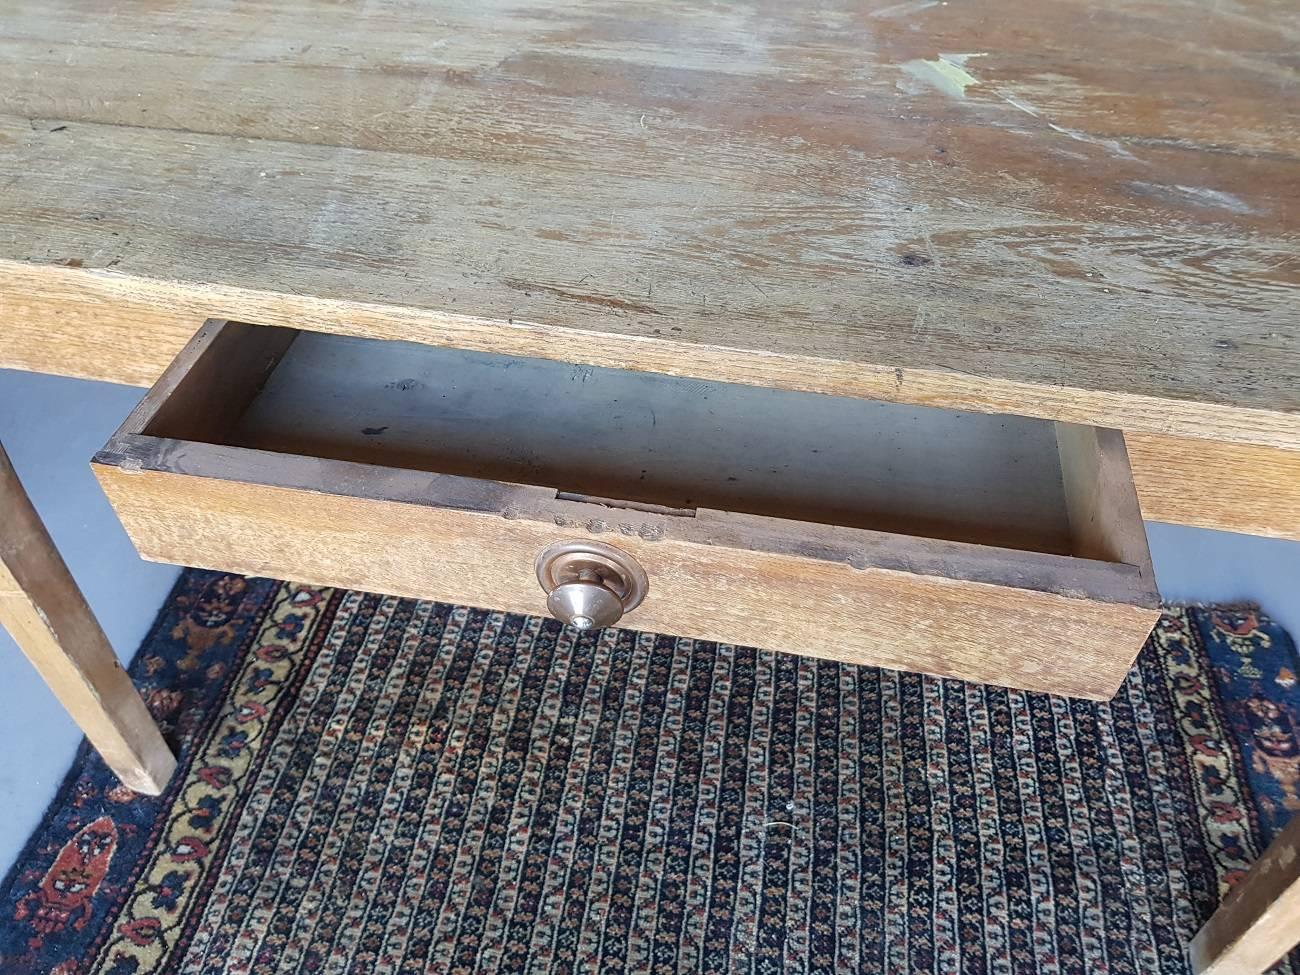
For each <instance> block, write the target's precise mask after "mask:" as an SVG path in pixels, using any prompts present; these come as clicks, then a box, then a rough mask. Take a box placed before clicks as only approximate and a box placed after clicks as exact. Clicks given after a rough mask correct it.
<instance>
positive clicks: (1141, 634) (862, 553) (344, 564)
mask: <svg viewBox="0 0 1300 975" xmlns="http://www.w3.org/2000/svg"><path fill="white" fill-rule="evenodd" d="M202 337H203V335H202V333H200V336H199V338H202ZM196 341H198V339H196ZM210 343H211V334H209V336H208V342H207V343H206V344H204V345H203V346H202V347H201V348H199V349H198V352H197V354H191V355H189V357H188V359H187V357H186V354H185V353H183V354H182V357H181V359H179V360H178V364H177V367H176V372H175V373H174V374H172V375H170V376H167V375H165V376H164V378H163V379H162V380H160V382H159V386H158V387H156V388H155V390H154V391H153V393H151V396H152V397H153V398H152V400H147V401H146V403H144V404H142V408H141V410H140V411H137V414H133V418H132V419H130V420H128V422H127V424H126V425H125V426H124V428H123V430H122V431H119V433H118V435H116V436H115V437H114V438H113V440H112V441H110V443H109V444H108V445H107V446H106V447H105V449H104V451H102V452H101V453H100V455H99V456H98V457H97V458H96V462H95V465H94V468H95V472H96V474H97V476H98V478H99V480H100V483H101V484H102V485H103V487H104V490H105V492H106V493H107V495H108V497H109V499H110V500H111V502H112V504H113V506H114V508H115V509H116V511H117V513H118V515H119V517H120V518H121V520H122V522H123V524H124V526H125V527H126V529H127V532H128V533H129V534H130V536H131V538H132V539H133V541H134V542H135V544H136V546H137V547H138V549H139V550H140V552H141V554H142V555H144V556H145V557H146V558H150V559H155V560H160V561H168V562H176V563H183V564H189V565H196V566H202V567H207V568H213V569H221V570H226V571H235V572H241V573H245V574H250V575H267V576H273V577H278V578H286V579H293V580H298V581H303V582H309V583H314V584H319V585H330V586H343V587H349V588H358V589H364V590H370V591H376V592H386V593H393V594H397V595H402V596H410V597H417V598H432V599H439V600H444V601H451V602H457V603H466V604H470V605H477V606H482V607H488V608H495V609H502V610H508V611H513V612H520V613H532V614H545V613H546V612H547V600H546V593H545V592H544V591H543V588H542V587H541V585H540V584H539V581H538V576H537V570H536V567H535V561H536V559H537V557H538V555H539V554H540V553H541V552H543V551H544V550H546V549H547V548H548V547H550V546H553V545H556V544H557V543H563V542H576V543H586V542H591V541H595V542H599V543H603V544H607V545H612V546H613V547H614V548H615V549H617V550H619V551H620V552H622V553H625V554H626V555H627V556H630V557H631V558H632V559H634V560H635V561H636V562H637V563H639V565H640V566H641V567H642V568H643V569H644V571H645V573H646V576H647V577H648V581H649V585H648V592H647V594H646V596H645V599H644V601H643V602H642V603H641V604H640V605H639V606H638V607H637V608H636V609H635V611H633V612H631V613H630V614H629V615H628V616H627V617H625V619H624V621H623V623H622V624H620V625H627V626H632V627H635V628H637V629H643V630H650V631H657V632H665V633H671V634H675V635H681V636H687V637H693V638H697V639H706V640H717V641H721V642H727V643H736V644H746V645H755V646H759V647H764V648H770V649H776V650H782V651H787V652H794V653H800V654H806V655H810V656H815V657H823V658H829V659H835V660H841V661H846V662H851V663H859V664H871V665H876V666H883V667H889V668H895V669H902V670H911V671H921V672H925V673H930V674H936V675H941V676H947V677H956V678H961V679H965V680H972V681H979V682H986V683H994V684H1002V685H1007V686H1013V687H1020V688H1025V689H1029V690H1040V691H1047V692H1052V693H1059V694H1067V695H1072V696H1080V697H1087V698H1097V699H1104V698H1108V697H1109V696H1111V695H1112V694H1113V693H1114V691H1115V690H1116V689H1117V687H1118V686H1119V684H1120V682H1121V681H1122V680H1123V678H1124V676H1125V674H1126V673H1127V671H1128V669H1129V666H1130V665H1131V663H1132V660H1133V658H1134V656H1135V654H1136V652H1137V650H1138V649H1139V648H1140V647H1141V645H1142V642H1143V640H1144V639H1145V637H1146V635H1147V634H1148V632H1149V630H1150V627H1151V625H1152V624H1153V622H1154V620H1155V619H1156V617H1157V615H1158V609H1157V608H1156V598H1155V594H1154V589H1153V587H1152V586H1151V582H1150V577H1149V567H1144V566H1143V565H1141V564H1138V565H1133V564H1127V563H1118V562H1115V561H1106V560H1105V559H1104V558H1103V557H1102V552H1103V551H1115V550H1123V549H1125V548H1126V547H1127V548H1130V549H1131V547H1132V546H1133V545H1134V544H1136V543H1135V541H1134V539H1133V538H1132V537H1129V536H1131V535H1132V531H1133V524H1132V522H1133V520H1135V519H1136V501H1135V500H1133V502H1132V504H1133V517H1132V518H1131V519H1130V520H1129V521H1127V522H1125V523H1123V524H1121V525H1119V526H1118V528H1117V526H1116V525H1115V524H1114V523H1113V519H1111V518H1109V517H1108V516H1106V514H1105V512H1101V511H1099V509H1098V505H1099V504H1103V503H1104V502H1105V501H1106V499H1107V498H1108V497H1109V496H1110V492H1109V489H1108V488H1107V485H1106V484H1104V483H1102V482H1103V481H1104V480H1105V478H1106V477H1110V476H1113V475H1114V474H1115V473H1116V472H1115V471H1110V472H1109V473H1107V471H1106V468H1107V467H1113V466H1114V465H1115V462H1116V461H1115V458H1116V456H1117V455H1115V453H1114V451H1113V450H1110V451H1109V452H1107V454H1106V456H1107V458H1108V459H1107V463H1106V464H1102V465H1099V466H1098V467H1097V469H1096V470H1094V471H1093V475H1094V476H1092V477H1091V478H1090V477H1089V475H1088V472H1087V471H1085V472H1084V473H1083V474H1082V475H1079V474H1078V473H1077V472H1075V473H1073V474H1072V472H1071V470H1070V469H1069V467H1070V465H1066V471H1065V476H1066V479H1067V481H1069V480H1071V478H1076V479H1077V478H1081V479H1082V481H1083V482H1085V483H1084V487H1082V488H1080V489H1079V494H1080V500H1079V501H1078V503H1077V505H1076V508H1077V511H1076V512H1075V513H1076V514H1077V515H1078V517H1079V520H1080V521H1081V522H1086V524H1081V531H1080V535H1081V537H1082V538H1083V539H1084V542H1083V543H1082V544H1084V546H1085V547H1087V546H1091V547H1093V548H1095V549H1096V551H1095V552H1086V553H1084V554H1085V555H1087V556H1089V557H1072V556H1067V555H1061V554H1055V553H1043V552H1033V551H1016V550H1011V549H1006V548H999V547H996V546H987V545H979V544H971V543H967V542H953V541H946V540H942V539H937V540H936V539H930V538H920V537H912V536H908V535H905V534H899V533H895V532H881V531H874V530H870V529H865V528H858V527H845V526H838V525H822V524H811V523H807V522H799V521H795V520H791V519H783V518H776V517H769V516H765V515H753V514H746V513H739V512H728V511H719V510H712V509H707V508H695V509H691V510H689V511H684V510H677V509H670V508H666V507H662V506H657V505H653V504H646V503H639V502H619V501H608V500H596V499H587V498H583V497H581V496H574V495H572V494H564V493H560V492H557V491H556V490H555V489H554V488H550V487H543V486H534V485H520V484H511V483H506V482H502V481H496V480H489V479H482V478H473V477H465V476H458V475H450V474H443V473H436V472H428V471H421V470H411V469H395V468H390V467H383V466H378V465H375V464H366V463H356V462H351V461H344V460H337V459H333V458H329V457H312V456H306V455H299V454H287V453H280V452H272V451H267V450H261V449H252V448H248V447H245V446H241V445H239V444H224V443H219V442H218V443H213V442H202V441H201V440H185V439H181V438H180V437H179V436H177V434H181V433H183V432H184V431H185V430H187V429H189V428H191V427H192V429H194V430H195V431H196V433H202V436H203V437H204V438H206V439H208V440H213V439H218V440H219V439H220V438H219V437H216V436H215V435H214V433H213V429H214V428H215V426H219V425H220V422H219V419H220V418H219V417H217V413H218V412H219V411H218V410H215V409H214V408H212V405H211V404H208V405H205V404H204V403H203V398H202V396H201V395H199V393H201V387H200V388H199V389H196V388H195V387H194V386H192V385H188V386H187V385H186V383H185V382H184V381H183V380H185V379H186V378H192V377H195V376H198V377H200V379H201V380H202V382H203V383H213V384H214V385H220V404H221V406H222V408H223V409H225V410H227V411H234V412H238V409H237V404H238V401H239V399H240V396H241V392H240V389H239V382H238V379H237V377H238V375H239V372H240V370H242V369H247V370H248V374H249V376H250V377H251V376H253V375H254V374H257V373H258V372H259V370H260V371H262V372H265V371H266V370H267V369H270V368H273V365H274V363H273V361H272V360H274V359H275V357H276V356H275V354H270V355H269V356H267V357H265V361H264V359H263V357H261V356H259V355H258V354H256V352H255V351H250V350H249V349H248V348H247V347H245V348H244V350H243V351H244V353H245V354H244V355H242V356H236V357H233V358H232V357H231V356H230V355H229V354H228V353H227V354H223V355H222V357H221V362H223V363H234V362H238V363H240V365H239V367H238V369H236V368H234V367H230V368H226V369H222V370H217V369H214V368H212V366H213V365H214V360H211V359H205V358H204V355H203V353H204V351H205V350H206V349H207V348H208V347H210ZM187 351H191V352H192V351H193V350H187ZM281 351H282V350H281ZM268 363H269V365H268ZM205 370H206V371H207V372H210V373H211V375H210V376H209V377H208V378H207V379H202V377H203V375H204V372H205ZM232 375H233V376H235V377H236V378H235V381H233V382H232ZM218 376H219V377H220V381H219V383H218V380H217V378H216V377H218ZM260 381H261V380H258V379H253V378H250V379H249V384H250V386H256V385H257V384H258V383H259V382H260ZM187 412H193V414H194V419H193V420H192V421H185V420H183V418H182V417H183V415H184V414H186V413H187ZM214 417H217V418H216V419H214ZM187 423H189V424H190V426H187ZM1074 430H1075V434H1074V435H1077V436H1082V437H1083V438H1084V439H1085V440H1087V439H1088V438H1089V437H1091V436H1093V434H1094V433H1095V432H1090V430H1089V428H1074ZM159 433H166V434H168V435H167V436H161V435H158V434H159ZM1116 436H1117V435H1116ZM1063 442H1064V441H1063ZM1121 454H1122V442H1121ZM1119 473H1120V474H1123V471H1122V470H1121V471H1119ZM1128 486H1129V492H1130V493H1131V481H1129V485H1128ZM1069 490H1071V489H1070V488H1068V487H1067V493H1068V492H1069ZM1137 526H1138V530H1139V531H1140V520H1137ZM1139 548H1140V549H1141V550H1142V551H1144V544H1142V545H1140V546H1139ZM1139 554H1140V552H1139ZM1131 561H1133V562H1140V559H1139V558H1133V557H1131Z"/></svg>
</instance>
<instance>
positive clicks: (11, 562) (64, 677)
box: [0, 447, 176, 795]
mask: <svg viewBox="0 0 1300 975" xmlns="http://www.w3.org/2000/svg"><path fill="white" fill-rule="evenodd" d="M0 625H3V626H4V628H5V629H6V630H8V631H9V634H10V635H11V636H12V637H13V638H14V642H15V643H17V644H18V647H19V649H21V650H22V652H23V654H24V655H25V656H26V657H27V659H28V660H30V661H31V663H32V666H33V667H35V668H36V670H37V672H38V673H39V674H40V675H41V677H42V679H43V680H44V681H45V683H46V684H47V685H49V688H50V690H51V691H52V692H53V693H54V696H55V697H57V698H58V699H59V703H61V704H62V705H63V706H64V707H65V708H67V710H68V714H69V715H70V716H71V717H72V719H73V720H74V721H75V722H76V723H77V725H78V726H79V727H80V728H81V730H82V731H83V732H84V733H85V735H86V737H87V738H88V739H89V740H90V743H91V744H92V745H94V746H95V748H96V750H98V752H99V753H100V755H101V756H102V757H103V759H104V761H105V762H106V763H107V765H108V767H109V768H110V769H112V770H113V772H114V774H116V775H117V777H118V778H119V779H121V780H122V782H123V783H125V784H126V785H127V786H129V787H130V788H132V789H134V790H135V791H136V792H143V793H147V794H149V795H157V794H158V793H160V792H161V791H162V789H163V787H164V786H165V785H166V784H167V780H168V779H169V778H170V777H171V774H172V770H173V769H174V768H175V766H176V760H175V758H173V756H172V753H171V750H170V749H169V748H168V747H167V743H166V742H165V741H163V737H162V735H161V733H160V732H159V731H158V727H157V726H156V725H155V724H154V722H153V718H152V717H151V716H150V714H149V711H148V709H147V708H146V707H145V705H144V701H142V700H141V699H140V695H139V693H138V692H137V691H136V689H135V687H134V685H132V683H131V679H130V677H128V676H127V675H126V672H125V671H124V670H123V669H122V666H121V664H119V663H118V661H117V655H116V654H114V653H113V648H112V647H110V646H109V644H108V640H107V638H106V637H105V636H104V632H103V630H101V629H100V627H99V623H98V622H97V621H96V620H95V617H94V615H93V614H92V613H91V611H90V607H89V606H87V605H86V600H85V598H84V597H83V596H82V595H81V590H80V589H79V588H77V584H76V582H74V581H73V578H72V575H71V574H70V573H69V572H68V569H67V566H66V565H64V563H63V559H62V558H60V556H59V553H58V551H57V550H56V549H55V548H54V543H53V542H52V541H51V540H50V536H49V534H48V533H47V532H46V530H45V526H44V525H43V524H42V523H41V520H40V517H39V516H38V515H37V513H36V510H35V509H34V508H33V507H32V504H31V501H30V500H29V498H28V497H27V493H26V491H24V490H23V486H22V484H21V483H20V482H19V480H18V476H17V474H16V473H15V472H14V469H13V466H12V465H11V464H10V462H9V457H8V455H7V454H6V453H5V451H4V448H3V447H0Z"/></svg>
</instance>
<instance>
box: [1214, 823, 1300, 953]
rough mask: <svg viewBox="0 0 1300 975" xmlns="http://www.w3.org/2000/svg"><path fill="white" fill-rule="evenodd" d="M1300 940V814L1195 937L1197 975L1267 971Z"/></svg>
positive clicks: (1280, 834)
mask: <svg viewBox="0 0 1300 975" xmlns="http://www.w3.org/2000/svg"><path fill="white" fill-rule="evenodd" d="M1297 943H1300V816H1292V817H1291V822H1289V823H1288V824H1287V826H1286V828H1285V829H1284V830H1282V832H1281V833H1279V834H1278V836H1277V838H1276V839H1274V840H1273V842H1272V843H1270V844H1269V847H1268V849H1267V850H1265V851H1264V855H1263V856H1261V857H1260V858H1259V860H1257V861H1256V862H1255V864H1254V865H1253V866H1252V867H1251V868H1250V872H1249V873H1247V874H1246V876H1245V878H1244V879H1242V880H1241V881H1240V882H1239V883H1238V884H1237V885H1236V886H1235V887H1234V888H1233V889H1232V891H1231V892H1230V893H1229V894H1228V896H1227V898H1225V899H1224V902H1223V905H1222V906H1221V907H1220V908H1219V909H1218V910H1217V911H1215V912H1214V915H1213V916H1212V917H1211V918H1210V920H1209V921H1207V922H1206V923H1205V926H1204V927H1203V928H1201V930H1200V932H1199V933H1198V934H1197V935H1196V938H1195V939H1194V940H1193V941H1192V948H1191V961H1192V971H1193V972H1195V973H1196V975H1263V973H1264V972H1265V971H1266V970H1268V969H1269V967H1270V966H1272V965H1273V963H1274V962H1276V961H1278V960H1279V959H1280V958H1282V956H1283V955H1285V954H1286V953H1287V952H1288V951H1290V950H1291V949H1292V948H1293V947H1295V945H1296V944H1297Z"/></svg>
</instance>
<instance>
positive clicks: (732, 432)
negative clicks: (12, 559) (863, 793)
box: [140, 325, 1118, 561]
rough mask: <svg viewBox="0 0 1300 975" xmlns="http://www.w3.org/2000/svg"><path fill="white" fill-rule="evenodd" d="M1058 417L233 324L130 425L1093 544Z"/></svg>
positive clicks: (930, 532) (471, 472) (642, 494)
mask: <svg viewBox="0 0 1300 975" xmlns="http://www.w3.org/2000/svg"><path fill="white" fill-rule="evenodd" d="M1067 429H1071V428H1068V427H1064V426H1062V427H1059V428H1058V425H1057V424H1055V423H1053V422H1051V421H1045V420H1035V419H1029V418H1023V417H1010V416H997V415H989V414H979V413H967V412H962V411H957V410H947V409H938V408H928V407H917V406H907V405H899V404H893V403H884V402H876V401H871V400H863V399H852V398H845V397H834V396H827V395H824V394H818V393H804V392H797V391H788V390H778V389H770V388H759V387H751V386H742V385H735V384H729V383H718V382H703V381H699V380H694V379H688V378H679V377H672V376H666V375H662V374H650V373H643V372H636V371H632V370H619V369H608V368H594V367H589V366H577V365H572V364H568V363H561V362H555V361H550V360H541V359H525V358H518V357H514V356H507V355H499V354H488V353H481V352H467V351H462V350H456V349H447V348H439V347H434V346H428V345H420V344H414V343H408V342H401V341H384V340H379V339H365V338H355V337H350V336H342V335H333V334H327V333H318V332H307V331H303V332H299V331H298V330H295V329H290V328H275V327H268V326H251V325H250V326H244V325H240V326H226V327H225V329H224V330H223V331H222V332H221V334H220V335H219V336H218V341H217V342H216V343H214V344H213V345H212V346H211V347H210V348H208V349H207V351H206V352H205V361H204V362H203V363H198V364H196V365H195V366H194V367H193V368H191V369H189V370H188V371H187V372H185V373H184V374H183V375H181V376H180V377H179V378H178V381H177V385H176V387H175V388H174V389H173V390H172V391H171V393H170V395H169V396H168V397H167V399H166V402H165V403H163V404H162V406H161V407H160V408H158V409H157V410H156V411H155V412H154V413H153V414H152V416H151V417H150V418H149V420H148V422H147V424H146V425H145V426H144V428H143V429H142V430H141V431H140V432H141V433H142V434H144V435H147V436H154V437H165V438H173V439H178V440H189V441H197V442H200V443H211V444H220V445H225V446H231V447H244V448H252V449H256V450H263V451H273V452H277V453H287V454H298V455H304V456H312V457H323V458H328V459H331V460H344V461H353V462H360V463H366V464H373V465H381V466H384V467H392V468H404V469H410V470H418V471H430V472H437V473H444V474H456V475H462V476H468V477H475V478H485V479H491V480H497V481H506V482H512V483H520V484H529V485H539V486H543V487H547V488H554V489H555V490H556V491H557V492H558V493H559V494H560V495H561V496H564V495H581V496H585V497H595V498H602V499H617V500H618V501H620V502H629V503H633V504H640V505H653V506H662V507H666V508H670V509H676V510H680V511H681V512H682V513H689V512H690V511H691V510H693V509H700V508H708V509H720V510H724V511H731V512H740V513H745V514H754V515H766V516H771V517H777V518H788V519H795V520H799V521H804V522H816V523H822V524H827V525H837V526H845V527H852V528H866V529H873V530H876V531H884V532H891V533H899V534H907V535H916V536H922V537H927V538H936V539H944V540H949V541H958V542H971V543H977V544H984V545H996V546H999V547H1003V548H1012V549H1020V550H1026V551H1035V552H1044V553H1051V554H1057V555H1086V556H1087V557H1090V558H1097V557H1099V553H1097V552H1096V551H1088V552H1084V551H1081V547H1084V546H1086V545H1087V544H1089V543H1087V541H1086V540H1085V539H1081V538H1080V537H1078V536H1077V533H1076V532H1074V531H1072V527H1071V519H1070V514H1069V511H1070V504H1069V503H1068V500H1069V499H1068V498H1067V494H1068V491H1067V479H1066V478H1064V477H1063V474H1062V462H1063V457H1065V458H1066V461H1067V466H1068V453H1066V450H1067V438H1065V437H1062V436H1058V431H1059V430H1067ZM1074 429H1077V428H1074ZM1105 554H1106V553H1101V557H1103V558H1104V557H1105ZM1114 560H1116V561H1118V558H1115V559H1114Z"/></svg>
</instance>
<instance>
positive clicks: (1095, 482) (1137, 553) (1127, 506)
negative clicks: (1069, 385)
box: [1056, 423, 1155, 579]
mask: <svg viewBox="0 0 1300 975" xmlns="http://www.w3.org/2000/svg"><path fill="white" fill-rule="evenodd" d="M1056 440H1057V447H1058V449H1059V452H1060V458H1061V478H1062V481H1063V484H1064V487H1065V506H1066V510H1067V511H1068V513H1069V519H1070V531H1071V534H1072V535H1073V537H1074V548H1073V549H1072V551H1073V552H1074V553H1075V554H1076V555H1079V556H1082V557H1083V558H1088V559H1102V560H1104V561H1108V562H1124V563H1126V564H1128V565H1132V566H1135V567H1137V568H1138V569H1139V570H1140V571H1141V572H1142V573H1143V574H1144V575H1145V576H1146V577H1147V578H1148V579H1152V578H1154V577H1155V573H1154V572H1153V570H1152V568H1151V549H1150V548H1149V547H1148V546H1147V533H1146V528H1145V527H1144V526H1143V524H1142V512H1141V510H1140V508H1139V507H1138V498H1137V491H1136V489H1135V487H1134V484H1133V472H1132V471H1131V470H1130V469H1129V460H1128V452H1127V451H1126V450H1125V449H1124V437H1123V435H1122V434H1121V433H1119V431H1117V430H1106V429H1101V428H1098V427H1088V426H1081V425H1079V424H1077V423H1058V424H1056Z"/></svg>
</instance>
